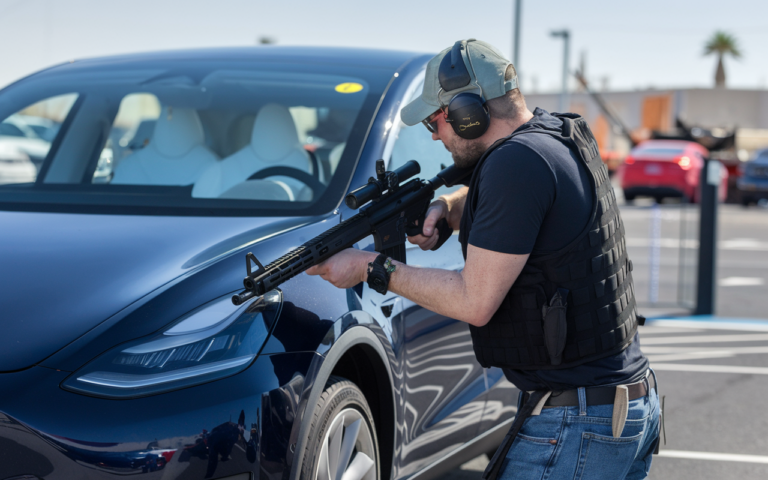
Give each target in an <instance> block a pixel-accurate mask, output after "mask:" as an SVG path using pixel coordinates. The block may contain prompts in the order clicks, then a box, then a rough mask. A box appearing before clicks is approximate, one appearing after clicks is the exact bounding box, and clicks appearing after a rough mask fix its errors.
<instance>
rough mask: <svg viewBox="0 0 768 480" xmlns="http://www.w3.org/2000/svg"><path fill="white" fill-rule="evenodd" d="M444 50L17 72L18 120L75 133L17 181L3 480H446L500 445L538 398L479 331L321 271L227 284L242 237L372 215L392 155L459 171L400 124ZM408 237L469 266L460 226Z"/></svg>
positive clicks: (64, 135)
mask: <svg viewBox="0 0 768 480" xmlns="http://www.w3.org/2000/svg"><path fill="white" fill-rule="evenodd" d="M429 58H430V55H421V54H413V53H405V52H388V51H377V50H353V49H320V48H283V47H265V48H241V49H220V50H199V51H184V52H170V53H153V54H144V55H129V56H119V57H111V58H101V59H92V60H84V61H75V62H71V63H67V64H63V65H59V66H56V67H53V68H50V69H47V70H44V71H42V72H39V73H36V74H34V75H31V76H29V77H27V78H25V79H23V80H21V81H19V82H17V83H15V84H12V85H10V86H8V87H7V88H5V89H3V90H1V91H0V120H2V119H5V118H8V117H10V116H11V115H15V114H18V115H25V116H26V118H31V117H38V118H40V119H42V120H41V121H48V122H56V123H57V124H60V127H59V130H58V132H57V134H56V136H55V138H53V139H52V141H51V142H50V146H49V150H48V153H47V156H46V157H45V161H44V162H43V163H42V165H40V166H39V168H38V171H37V174H36V178H35V180H34V181H33V182H31V181H29V180H28V179H27V180H24V181H23V183H6V184H2V185H0V326H1V328H2V330H0V479H6V478H15V477H22V476H25V475H26V476H25V477H22V478H46V479H60V478H67V479H69V478H86V479H88V478H99V479H101V478H117V477H122V476H124V475H131V474H143V475H146V478H164V479H165V478H232V479H235V478H237V479H254V478H261V479H265V480H266V479H273V480H278V479H289V480H295V479H299V478H305V479H313V480H314V479H318V480H361V479H366V480H378V479H400V478H428V477H434V476H437V475H439V474H441V473H442V472H445V471H447V470H448V469H450V468H454V467H456V466H457V465H459V464H461V463H463V462H465V461H467V460H469V459H471V458H473V457H475V456H477V455H480V454H482V453H486V452H488V451H492V450H493V449H494V448H495V447H496V446H497V445H498V443H499V442H500V440H501V438H502V437H503V436H504V434H505V433H506V427H507V426H508V424H509V422H510V421H511V418H512V416H513V415H514V412H515V407H514V404H515V400H516V395H515V393H516V391H515V390H514V388H513V387H512V386H511V385H510V384H509V383H507V382H506V380H504V379H503V376H502V374H501V371H500V370H498V369H490V370H484V369H482V368H481V367H480V366H479V365H478V363H477V362H476V361H475V357H474V354H473V351H472V345H471V341H470V337H469V330H468V327H467V325H466V324H464V323H462V322H459V321H456V320H453V319H450V318H446V317H443V316H440V315H437V314H435V313H433V312H430V311H427V310H425V309H423V308H421V307H419V306H417V305H415V304H413V303H412V302H410V301H408V300H406V299H404V298H401V297H398V296H396V295H394V294H391V293H390V294H387V295H380V294H378V293H376V292H374V291H372V290H370V289H369V288H368V287H367V285H362V284H361V285H358V286H357V287H356V288H352V289H348V290H339V289H336V288H335V287H333V286H332V285H330V284H328V283H326V282H325V281H323V280H321V279H320V278H319V277H310V276H307V275H303V274H302V275H299V276H297V277H295V278H294V279H292V280H290V281H288V282H286V283H285V284H283V285H282V286H281V288H280V289H279V290H275V291H272V292H269V293H267V294H266V295H264V296H263V297H261V298H257V299H254V300H252V301H249V302H247V303H245V304H244V305H241V306H239V307H236V306H234V305H233V304H232V302H231V301H230V297H231V296H232V294H233V293H236V292H238V291H240V290H242V279H243V276H244V275H245V255H246V253H248V252H253V253H254V254H255V255H256V256H257V257H258V258H259V259H261V261H262V262H269V261H271V260H274V259H276V258H278V257H280V256H281V255H283V254H285V253H286V252H288V251H289V250H290V249H292V248H295V247H297V246H299V245H301V244H302V243H304V242H305V241H307V240H309V239H311V238H313V237H315V236H316V235H318V234H320V233H321V232H323V231H325V230H327V229H328V228H330V227H332V226H334V225H336V224H338V223H339V222H340V221H341V220H343V219H346V218H349V217H350V216H351V215H353V214H354V213H355V211H353V210H350V209H349V208H347V207H346V206H345V205H344V204H343V202H342V200H343V198H344V195H345V194H346V193H347V192H349V191H351V190H353V189H354V188H356V187H358V186H360V185H363V184H364V183H366V181H367V179H368V177H370V176H371V175H373V174H374V163H375V161H376V160H377V159H380V158H383V159H384V160H385V161H386V162H387V163H388V167H389V168H390V169H394V168H397V167H398V166H400V165H402V164H404V163H405V162H407V161H408V160H411V159H416V160H418V161H419V162H420V164H421V174H420V176H421V177H422V178H431V177H432V176H434V174H435V173H437V171H439V170H440V169H441V168H442V166H443V165H450V163H451V158H450V155H449V154H448V152H446V151H445V150H444V148H443V146H442V145H441V144H440V143H439V142H433V141H432V140H431V138H430V135H429V133H428V132H427V131H426V130H425V129H423V128H421V127H420V126H419V127H405V125H404V124H402V123H401V122H400V120H399V110H400V108H401V107H402V106H403V105H405V104H406V103H407V101H408V100H409V99H410V98H412V97H414V96H415V95H418V94H419V93H420V91H421V85H422V83H423V77H424V68H425V66H426V62H427V61H428V60H429ZM3 163H4V162H3V161H1V160H0V169H3V168H10V167H9V166H8V165H5V166H4V165H3ZM6 163H7V162H6ZM9 165H10V164H9ZM275 167H281V168H279V169H278V170H275ZM286 167H288V168H286ZM0 178H14V177H2V176H0ZM441 193H442V192H441V191H438V193H437V194H438V195H440V194H441ZM357 247H358V248H361V249H367V250H372V249H373V240H372V239H371V238H368V239H366V240H364V241H362V242H360V243H359V244H358V245H357ZM409 247H410V248H408V250H407V256H408V263H410V264H415V265H423V266H425V267H439V268H447V269H457V270H458V269H461V268H462V267H463V265H464V262H463V258H462V255H461V249H460V247H459V244H458V242H457V240H456V237H455V236H454V237H453V238H452V239H450V240H449V241H448V242H447V243H446V244H445V245H444V246H443V247H442V248H441V249H440V250H439V251H437V252H422V251H421V250H420V249H418V248H412V246H410V245H409Z"/></svg>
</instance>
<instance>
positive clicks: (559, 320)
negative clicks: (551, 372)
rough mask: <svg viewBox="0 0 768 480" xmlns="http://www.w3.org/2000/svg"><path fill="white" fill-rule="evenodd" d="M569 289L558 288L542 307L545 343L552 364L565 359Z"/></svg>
mask: <svg viewBox="0 0 768 480" xmlns="http://www.w3.org/2000/svg"><path fill="white" fill-rule="evenodd" d="M567 298H568V290H566V289H564V288H558V289H557V290H556V291H555V294H554V295H552V298H551V299H550V300H549V303H548V304H545V305H544V306H543V307H541V318H542V320H543V322H544V345H545V346H546V347H547V353H549V360H550V362H551V363H552V365H560V363H561V362H562V361H563V349H565V336H566V333H567V328H568V326H567V324H566V321H565V311H566V309H567V307H568V303H567V302H566V299H567Z"/></svg>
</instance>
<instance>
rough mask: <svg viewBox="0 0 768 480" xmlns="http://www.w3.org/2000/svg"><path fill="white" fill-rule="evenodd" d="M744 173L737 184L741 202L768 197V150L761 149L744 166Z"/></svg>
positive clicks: (749, 202)
mask: <svg viewBox="0 0 768 480" xmlns="http://www.w3.org/2000/svg"><path fill="white" fill-rule="evenodd" d="M742 168H743V170H742V175H741V177H740V178H739V181H738V183H737V184H736V185H737V187H738V189H739V191H740V192H741V204H742V205H744V206H748V205H749V204H751V203H755V202H759V201H760V200H764V199H768V150H760V151H758V152H757V155H755V158H754V160H752V161H751V162H747V163H746V164H744V165H743V166H742Z"/></svg>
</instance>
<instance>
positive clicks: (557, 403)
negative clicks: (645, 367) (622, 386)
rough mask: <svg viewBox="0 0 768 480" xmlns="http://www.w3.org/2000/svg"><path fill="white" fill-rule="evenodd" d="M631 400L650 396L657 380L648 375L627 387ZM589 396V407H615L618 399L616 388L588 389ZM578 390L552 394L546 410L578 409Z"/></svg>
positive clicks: (586, 390)
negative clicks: (614, 403) (557, 408)
mask: <svg viewBox="0 0 768 480" xmlns="http://www.w3.org/2000/svg"><path fill="white" fill-rule="evenodd" d="M626 387H627V390H628V393H629V400H636V399H638V398H641V397H644V396H646V395H647V394H648V391H649V390H651V389H653V388H655V387H656V380H655V379H654V378H653V375H648V376H647V377H646V378H645V379H644V380H642V381H639V382H637V383H631V384H629V385H626ZM584 392H585V393H586V394H587V405H613V402H614V400H615V399H616V387H587V388H585V389H584ZM578 406H579V393H578V390H576V389H573V390H564V391H562V392H552V395H550V397H549V398H548V399H547V402H546V403H545V404H544V408H547V407H578Z"/></svg>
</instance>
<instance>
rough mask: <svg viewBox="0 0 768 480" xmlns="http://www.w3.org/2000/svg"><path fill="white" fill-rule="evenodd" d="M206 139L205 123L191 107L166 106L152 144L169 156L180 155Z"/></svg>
mask: <svg viewBox="0 0 768 480" xmlns="http://www.w3.org/2000/svg"><path fill="white" fill-rule="evenodd" d="M204 141H205V134H204V133H203V124H202V123H200V117H198V116H197V112H196V111H194V110H192V109H189V108H175V107H173V106H170V105H169V106H164V107H163V111H162V112H160V117H158V119H157V123H156V124H155V133H154V135H153V136H152V140H151V141H150V145H152V146H153V147H154V148H155V149H156V150H157V151H158V152H160V153H161V154H163V155H165V156H167V157H180V156H182V155H184V154H185V153H187V152H189V151H190V150H191V149H192V148H194V147H196V146H198V145H202V144H203V143H204Z"/></svg>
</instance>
